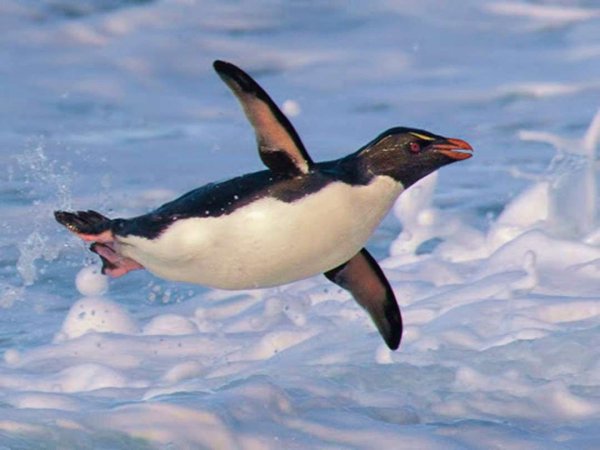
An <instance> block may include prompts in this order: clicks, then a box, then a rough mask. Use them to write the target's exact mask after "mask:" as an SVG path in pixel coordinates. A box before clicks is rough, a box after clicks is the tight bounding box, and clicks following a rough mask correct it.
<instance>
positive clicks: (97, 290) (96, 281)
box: [75, 266, 108, 297]
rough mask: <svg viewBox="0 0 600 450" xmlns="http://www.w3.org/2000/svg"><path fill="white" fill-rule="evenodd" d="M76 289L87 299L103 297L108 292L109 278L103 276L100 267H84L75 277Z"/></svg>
mask: <svg viewBox="0 0 600 450" xmlns="http://www.w3.org/2000/svg"><path fill="white" fill-rule="evenodd" d="M75 287H76V288H77V290H78V291H79V293H80V294H81V295H85V296H86V297H93V296H97V295H102V294H104V293H105V292H106V291H107V290H108V277H107V276H105V275H102V273H101V272H100V267H98V266H88V267H84V268H83V269H81V270H80V271H79V273H78V274H77V276H76V277H75Z"/></svg>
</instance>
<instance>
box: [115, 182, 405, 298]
mask: <svg viewBox="0 0 600 450" xmlns="http://www.w3.org/2000/svg"><path fill="white" fill-rule="evenodd" d="M401 192H402V185H401V184H399V183H397V182H395V181H394V180H393V179H392V178H389V177H385V176H379V177H377V178H375V179H374V180H373V181H372V182H371V183H370V184H369V185H367V186H348V185H347V184H344V183H341V182H337V183H332V184H330V185H328V186H327V187H325V188H323V189H321V190H320V191H319V192H317V193H315V194H312V195H308V196H306V197H305V198H303V199H300V200H297V201H295V202H293V203H285V202H282V201H280V200H276V199H274V198H264V199H261V200H258V201H256V202H253V203H251V204H249V205H247V206H244V207H242V208H240V209H238V210H236V211H235V212H233V213H231V214H229V215H225V216H221V217H207V218H191V219H183V220H179V221H177V222H174V223H173V225H171V226H170V227H169V228H168V229H167V230H166V231H165V232H163V233H162V234H161V235H160V237H158V238H156V239H154V240H149V239H145V238H141V237H137V236H127V237H125V238H119V241H120V242H121V243H122V244H124V245H122V246H121V253H122V254H123V255H125V256H128V257H130V258H132V259H134V260H136V261H137V262H139V263H140V264H142V265H143V266H144V267H146V269H148V270H149V271H150V272H153V273H154V274H156V275H158V276H160V277H162V278H168V279H171V280H177V281H187V282H191V283H198V284H203V285H207V286H212V287H218V288H222V289H247V288H255V287H267V286H275V285H280V284H285V283H289V282H292V281H296V280H300V279H302V278H307V277H310V276H313V275H316V274H319V273H323V272H326V271H328V270H330V269H332V268H334V267H337V266H338V265H340V264H342V263H344V262H346V261H347V260H349V259H350V258H351V257H352V256H354V255H355V254H356V253H357V252H358V251H359V250H360V249H361V248H362V247H363V246H364V245H365V243H366V241H367V239H368V238H369V236H370V235H371V233H372V232H373V230H374V229H375V228H376V227H377V225H378V224H379V222H380V221H381V220H382V219H383V217H384V216H385V214H386V213H387V211H388V210H389V208H390V207H391V206H392V204H393V202H394V200H395V199H396V197H397V196H398V195H399V194H400V193H401Z"/></svg>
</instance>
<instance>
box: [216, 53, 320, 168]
mask: <svg viewBox="0 0 600 450" xmlns="http://www.w3.org/2000/svg"><path fill="white" fill-rule="evenodd" d="M213 67H214V68H215V70H216V71H217V73H218V74H219V76H220V77H221V79H222V80H223V81H224V82H225V83H226V84H227V86H229V88H230V89H231V90H232V91H233V93H234V94H235V96H236V97H237V99H238V100H239V101H240V103H241V105H242V107H243V108H244V112H245V113H246V117H247V118H248V120H249V121H250V123H251V124H252V126H253V127H254V132H255V133H256V141H257V143H258V151H259V153H260V159H262V161H263V163H264V164H265V165H266V166H267V167H268V168H269V169H271V170H272V171H273V172H276V173H278V174H281V175H289V176H296V175H301V174H305V173H308V172H309V170H310V168H311V166H312V165H313V161H312V160H311V158H310V156H309V155H308V153H307V152H306V149H305V148H304V144H302V141H301V140H300V137H299V136H298V133H296V130H295V129H294V127H293V126H292V124H291V123H290V121H289V120H288V119H287V117H285V115H284V114H283V113H282V112H281V110H280V109H279V108H278V107H277V105H276V104H275V102H273V100H271V97H269V95H268V94H267V93H266V92H265V90H264V89H263V88H261V87H260V86H259V85H258V83H257V82H256V81H254V80H253V79H252V77H250V75H248V74H247V73H246V72H244V71H243V70H242V69H240V68H239V67H236V66H234V65H233V64H231V63H228V62H225V61H215V62H214V64H213Z"/></svg>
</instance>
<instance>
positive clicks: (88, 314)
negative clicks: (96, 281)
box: [54, 297, 139, 342]
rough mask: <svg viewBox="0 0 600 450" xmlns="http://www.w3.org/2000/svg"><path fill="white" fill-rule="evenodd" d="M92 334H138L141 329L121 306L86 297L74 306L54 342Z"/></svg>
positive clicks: (104, 300)
mask: <svg viewBox="0 0 600 450" xmlns="http://www.w3.org/2000/svg"><path fill="white" fill-rule="evenodd" d="M90 332H99V333H120V334H136V333H138V332H139V328H138V326H137V324H136V323H135V320H134V319H133V318H132V317H131V316H130V315H129V313H128V312H127V311H126V310H125V309H124V308H123V307H122V306H120V305H119V304H117V303H115V302H113V301H110V300H107V299H105V298H101V297H86V298H83V299H81V300H78V301H77V302H75V303H74V304H73V306H72V307H71V309H70V311H69V313H68V314H67V316H66V317H65V320H64V321H63V324H62V326H61V329H60V332H59V333H58V334H57V335H56V336H55V338H54V340H55V342H61V341H64V340H67V339H74V338H77V337H79V336H82V335H84V334H86V333H90Z"/></svg>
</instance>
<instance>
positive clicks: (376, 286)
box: [325, 248, 402, 350]
mask: <svg viewBox="0 0 600 450" xmlns="http://www.w3.org/2000/svg"><path fill="white" fill-rule="evenodd" d="M325 276H326V277H327V278H329V280H331V281H333V282H334V283H335V284H337V285H338V286H340V287H342V288H344V289H347V290H348V291H350V293H351V294H352V296H353V297H354V299H355V300H356V301H357V302H358V304H359V305H360V306H362V307H363V308H365V309H366V310H367V311H368V312H369V314H370V315H371V318H372V319H373V322H375V325H376V326H377V329H378V330H379V333H380V334H381V336H382V337H383V340H384V341H385V343H386V344H387V346H388V347H389V348H391V349H392V350H396V349H397V348H398V346H399V345H400V339H401V338H402V316H401V315H400V308H399V307H398V303H397V302H396V297H395V296H394V291H392V288H391V286H390V283H389V282H388V280H387V279H386V278H385V275H384V273H383V271H382V270H381V267H379V264H377V261H375V259H374V258H373V257H372V256H371V255H370V254H369V252H368V251H367V250H366V249H364V248H363V249H362V250H361V251H360V252H358V253H357V254H356V255H355V256H354V257H353V258H352V259H350V260H349V261H348V262H346V263H344V264H342V265H341V266H339V267H336V268H335V269H332V270H330V271H329V272H325Z"/></svg>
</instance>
